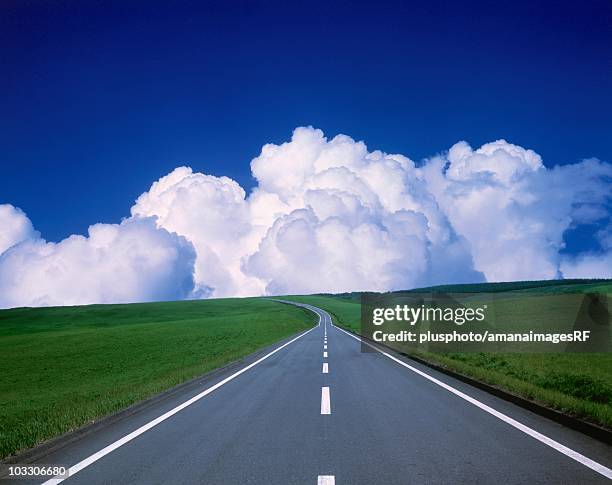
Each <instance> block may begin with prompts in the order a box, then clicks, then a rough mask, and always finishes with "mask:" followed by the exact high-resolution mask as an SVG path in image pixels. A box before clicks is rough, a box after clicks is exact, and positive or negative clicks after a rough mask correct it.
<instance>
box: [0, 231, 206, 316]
mask: <svg viewBox="0 0 612 485" xmlns="http://www.w3.org/2000/svg"><path fill="white" fill-rule="evenodd" d="M194 259H195V252H194V250H193V247H192V246H191V244H190V243H189V242H188V241H186V240H185V239H184V238H180V237H179V236H177V235H175V234H170V233H169V232H167V231H165V230H163V229H158V228H157V227H156V226H155V223H154V221H153V220H151V219H131V220H127V221H124V222H122V223H121V224H95V225H93V226H90V228H89V235H88V237H84V236H70V237H69V238H67V239H64V240H63V241H61V242H59V243H57V244H56V243H48V242H46V241H44V240H43V239H40V238H39V237H37V236H36V235H34V236H33V237H31V238H28V239H25V240H23V241H21V242H20V243H19V244H16V245H14V246H12V247H11V248H10V249H8V250H6V251H5V252H4V253H2V255H0V307H15V306H50V305H80V304H89V303H127V302H138V301H151V300H174V299H181V298H186V297H188V296H189V295H190V294H191V291H192V289H193V261H194Z"/></svg>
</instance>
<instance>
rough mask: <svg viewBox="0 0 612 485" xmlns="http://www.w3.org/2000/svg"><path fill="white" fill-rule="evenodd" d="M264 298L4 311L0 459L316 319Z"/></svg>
mask: <svg viewBox="0 0 612 485" xmlns="http://www.w3.org/2000/svg"><path fill="white" fill-rule="evenodd" d="M315 321H316V318H315V317H314V315H313V314H312V313H311V312H308V311H306V310H304V309H301V308H297V307H292V306H289V305H281V304H279V303H276V302H272V301H267V300H262V299H254V298H250V299H224V300H206V301H184V302H168V303H144V304H133V305H92V306H82V307H56V308H35V309H34V308H18V309H12V310H2V311H0V375H1V376H2V379H1V380H0V457H6V456H7V455H10V454H13V453H15V452H17V451H19V450H22V449H25V448H29V447H31V446H33V445H35V444H37V443H39V442H41V441H43V440H45V439H48V438H50V437H52V436H55V435H58V434H61V433H64V432H66V431H69V430H72V429H75V428H77V427H79V426H81V425H83V424H85V423H87V422H90V421H92V420H94V419H96V418H99V417H101V416H104V415H107V414H110V413H113V412H115V411H118V410H120V409H122V408H124V407H126V406H128V405H130V404H132V403H135V402H137V401H140V400H142V399H145V398H147V397H150V396H152V395H155V394H156V393H159V392H161V391H163V390H166V389H168V388H170V387H172V386H174V385H176V384H179V383H181V382H184V381H186V380H188V379H190V378H192V377H195V376H198V375H200V374H203V373H205V372H207V371H210V370H212V369H215V368H217V367H220V366H223V365H224V364H227V363H228V362H231V361H233V360H236V359H238V358H240V357H242V356H245V355H247V354H250V353H252V352H254V351H256V350H258V349H260V348H262V347H265V346H266V345H269V344H272V343H274V342H276V341H278V340H281V339H282V338H284V337H287V336H289V335H292V334H294V333H296V332H299V331H301V330H304V329H306V328H308V327H310V326H312V325H313V324H314V323H316V322H315Z"/></svg>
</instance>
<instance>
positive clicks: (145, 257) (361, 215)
mask: <svg viewBox="0 0 612 485" xmlns="http://www.w3.org/2000/svg"><path fill="white" fill-rule="evenodd" d="M251 170H252V174H253V176H254V178H255V180H256V182H257V184H256V186H255V187H254V188H253V189H252V190H251V191H250V193H248V194H247V193H246V192H245V190H244V189H243V188H242V187H241V186H240V185H239V184H238V183H237V182H235V181H234V180H232V179H230V178H228V177H215V176H211V175H206V174H203V173H197V172H194V171H193V170H192V169H191V168H189V167H178V168H176V169H175V170H173V171H172V172H171V173H169V174H168V175H166V176H164V177H162V178H161V179H159V180H158V181H156V182H154V183H153V184H152V185H151V187H150V188H149V190H147V191H146V192H144V193H143V194H142V195H141V196H140V197H139V198H138V200H137V201H136V202H135V204H134V205H133V207H132V209H131V216H130V217H129V218H127V219H126V220H124V221H123V222H122V223H121V224H119V225H111V224H97V225H94V226H91V228H90V230H89V235H88V237H82V236H71V237H70V238H68V239H66V240H64V241H61V242H60V243H58V244H53V243H47V242H45V241H43V240H42V239H40V237H39V236H38V234H37V233H36V232H35V231H34V229H33V227H32V224H31V223H30V221H29V220H28V218H27V217H26V216H25V214H23V212H21V211H19V210H18V209H16V208H14V207H13V206H9V205H5V206H0V224H1V226H0V227H2V229H1V232H0V306H16V305H24V304H27V305H49V304H73V303H91V302H111V301H113V302H115V301H116V302H118V301H137V300H143V301H145V300H157V299H177V298H186V297H189V298H197V297H211V296H213V297H221V296H244V295H262V294H286V293H311V292H343V291H353V290H375V291H386V290H394V289H402V288H410V287H415V286H425V285H432V284H441V283H452V282H476V281H485V280H486V281H507V280H519V279H545V278H555V277H561V276H565V277H574V276H579V277H598V276H610V275H611V274H612V271H611V266H612V256H611V255H612V248H611V247H610V246H611V244H610V243H609V241H611V240H612V237H610V234H612V229H609V228H608V229H606V227H608V226H609V227H612V226H610V216H611V205H612V201H611V191H610V181H611V180H612V166H611V165H610V164H607V163H603V162H600V161H597V160H584V161H582V162H579V163H575V164H572V165H564V166H555V167H554V168H548V167H546V166H545V165H544V164H543V163H542V159H541V157H540V156H539V155H538V154H537V153H535V152H534V151H533V150H529V149H525V148H523V147H520V146H518V145H513V144H511V143H508V142H506V141H504V140H498V141H495V142H492V143H487V144H485V145H483V146H482V147H479V148H476V149H474V148H472V147H471V146H470V145H468V144H467V143H466V142H459V143H457V144H455V145H454V146H452V147H451V148H450V149H449V150H448V151H447V152H443V153H442V154H441V155H437V156H434V157H432V158H430V159H427V160H424V161H421V162H419V163H415V162H414V161H412V160H410V159H409V158H408V157H406V156H404V155H400V154H388V153H384V152H382V151H379V150H374V151H370V150H369V149H368V147H367V146H366V145H365V143H363V142H360V141H355V140H353V139H352V138H350V137H348V136H345V135H338V136H336V137H334V138H331V139H328V138H326V137H325V135H324V134H323V132H322V131H320V130H317V129H314V128H312V127H301V128H297V129H296V130H295V131H294V132H293V136H292V137H291V139H290V140H289V141H287V142H286V143H282V144H280V145H274V144H268V145H265V146H263V148H262V150H261V153H260V154H259V156H257V157H256V158H254V159H253V160H252V162H251ZM593 224H596V225H598V227H604V229H601V230H600V231H599V233H598V240H599V243H600V247H601V250H600V251H597V252H590V253H588V254H573V255H571V256H569V255H567V254H564V252H563V249H564V246H565V242H564V234H565V233H566V231H571V230H575V229H576V228H580V227H581V226H583V225H593ZM606 225H607V226H606Z"/></svg>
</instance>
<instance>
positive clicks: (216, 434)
mask: <svg viewBox="0 0 612 485" xmlns="http://www.w3.org/2000/svg"><path fill="white" fill-rule="evenodd" d="M308 308H310V309H312V310H313V311H315V312H316V313H318V314H319V316H320V323H319V325H318V326H316V327H314V328H313V329H311V330H309V331H307V332H305V333H302V334H300V335H299V336H297V337H294V338H292V339H289V340H288V341H285V342H283V343H282V344H279V346H277V347H276V348H274V349H272V350H271V351H269V353H267V354H264V355H260V356H258V357H256V358H253V359H251V361H247V362H246V363H245V364H244V366H243V367H242V368H240V369H238V370H236V369H232V370H228V371H225V372H222V373H220V374H218V375H216V376H215V377H214V379H212V380H210V379H209V380H207V381H206V383H205V384H204V385H203V386H202V388H200V389H195V390H194V389H191V390H189V391H185V392H184V393H182V394H179V395H172V397H169V398H168V399H165V400H161V401H160V402H159V403H157V404H156V405H155V406H152V407H149V408H146V409H144V410H143V411H142V412H138V413H136V414H134V415H131V416H130V417H129V418H125V419H122V420H120V421H117V422H115V423H114V424H111V425H109V426H107V427H104V428H103V429H102V430H99V431H96V432H95V433H90V434H86V435H84V436H83V437H82V438H80V439H78V440H76V441H74V442H72V443H70V444H68V445H66V446H65V447H63V448H61V449H59V450H57V451H55V452H54V453H52V454H50V455H49V456H46V457H44V458H43V459H41V460H40V462H41V463H67V464H69V465H70V466H71V467H72V468H71V472H72V473H71V475H72V476H71V477H70V478H68V479H66V480H65V483H67V484H102V483H105V484H122V483H125V484H127V483H141V484H147V485H148V484H156V483H160V484H161V483H184V484H195V483H202V484H225V483H228V484H243V483H254V484H258V483H266V484H270V483H272V484H293V483H295V484H315V483H320V484H332V483H336V484H361V483H364V484H374V483H381V484H396V483H397V484H414V483H423V484H432V483H452V484H456V483H496V484H497V483H530V484H531V483H554V484H558V483H580V484H587V483H609V481H610V479H612V471H611V470H610V467H611V466H612V448H611V447H610V446H608V445H605V444H603V443H601V442H598V441H596V440H593V439H591V438H589V437H586V436H584V435H582V434H580V433H578V432H575V431H572V430H569V429H567V428H564V427H563V426H560V425H559V424H556V423H554V422H551V421H549V420H547V419H545V418H542V417H540V416H537V415H535V414H533V413H531V412H529V411H526V410H524V409H522V408H519V407H517V406H515V405H513V404H510V403H508V402H506V401H503V400H501V399H498V398H496V397H494V396H491V395H489V394H487V393H485V392H483V391H480V390H478V389H476V388H473V387H471V386H469V385H467V384H464V383H462V382H459V381H457V380H455V379H453V378H451V377H448V376H446V375H442V374H440V373H437V372H435V371H433V370H431V369H429V368H427V367H425V366H422V365H419V364H417V363H414V362H412V361H409V360H408V359H403V358H399V357H397V356H395V355H391V354H384V353H380V352H372V353H363V352H361V343H360V342H359V340H358V339H357V338H356V337H354V336H353V335H351V334H349V333H347V332H345V331H344V330H342V329H340V328H337V327H335V326H333V325H332V322H331V319H330V317H329V315H328V314H327V313H326V312H324V311H322V310H320V309H317V308H314V307H310V306H308ZM19 483H24V482H23V481H20V482H19Z"/></svg>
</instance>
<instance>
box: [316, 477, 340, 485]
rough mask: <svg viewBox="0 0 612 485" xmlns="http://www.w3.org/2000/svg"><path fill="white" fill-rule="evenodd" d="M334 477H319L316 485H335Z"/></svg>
mask: <svg viewBox="0 0 612 485" xmlns="http://www.w3.org/2000/svg"><path fill="white" fill-rule="evenodd" d="M335 484H336V477H334V476H333V475H319V478H318V479H317V485H335Z"/></svg>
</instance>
